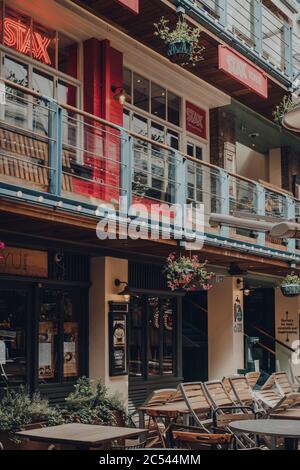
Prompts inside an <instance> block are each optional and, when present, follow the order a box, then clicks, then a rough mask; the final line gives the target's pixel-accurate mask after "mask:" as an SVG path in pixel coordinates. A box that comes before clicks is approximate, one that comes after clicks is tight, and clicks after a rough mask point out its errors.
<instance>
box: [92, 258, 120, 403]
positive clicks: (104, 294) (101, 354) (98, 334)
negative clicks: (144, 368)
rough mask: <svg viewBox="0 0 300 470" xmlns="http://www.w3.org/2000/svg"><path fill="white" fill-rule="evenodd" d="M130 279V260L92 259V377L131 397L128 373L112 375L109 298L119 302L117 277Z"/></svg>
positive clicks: (111, 391)
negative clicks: (110, 367)
mask: <svg viewBox="0 0 300 470" xmlns="http://www.w3.org/2000/svg"><path fill="white" fill-rule="evenodd" d="M116 278H118V279H120V280H121V281H127V278H128V262H127V260H124V259H118V258H110V257H103V258H92V260H91V282H92V286H91V289H90V311H89V376H90V378H91V379H95V380H99V379H101V380H102V381H103V383H104V384H105V385H106V386H107V387H108V389H109V393H111V394H114V393H116V392H117V393H118V394H120V395H122V397H123V398H124V400H125V401H126V402H127V399H128V376H127V375H125V376H119V377H110V376H109V334H108V333H109V332H108V328H109V318H108V311H109V304H108V303H109V301H112V300H115V301H120V300H122V298H120V296H119V295H118V292H119V291H120V287H116V286H115V284H114V281H115V279H116Z"/></svg>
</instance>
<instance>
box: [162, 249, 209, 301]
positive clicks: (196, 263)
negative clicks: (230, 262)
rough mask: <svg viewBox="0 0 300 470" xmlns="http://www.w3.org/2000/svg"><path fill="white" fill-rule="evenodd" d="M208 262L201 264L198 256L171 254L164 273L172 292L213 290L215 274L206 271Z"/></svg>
mask: <svg viewBox="0 0 300 470" xmlns="http://www.w3.org/2000/svg"><path fill="white" fill-rule="evenodd" d="M206 264H207V261H205V262H204V263H201V261H200V260H199V258H198V256H196V255H194V256H192V257H188V256H179V257H176V254H175V253H171V254H170V255H169V256H168V258H167V262H166V265H165V266H164V268H163V273H164V274H165V275H166V278H167V281H168V287H169V288H170V289H171V290H172V291H175V290H185V291H187V292H192V291H196V290H199V289H204V290H207V291H208V290H209V289H211V288H212V279H213V277H214V273H212V272H208V271H207V270H206Z"/></svg>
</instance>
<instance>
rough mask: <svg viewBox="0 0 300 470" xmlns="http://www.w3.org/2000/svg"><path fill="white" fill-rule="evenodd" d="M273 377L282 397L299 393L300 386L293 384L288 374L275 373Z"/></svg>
mask: <svg viewBox="0 0 300 470" xmlns="http://www.w3.org/2000/svg"><path fill="white" fill-rule="evenodd" d="M273 375H274V377H275V385H276V387H277V388H278V390H279V393H280V394H281V395H282V396H284V395H287V394H288V393H293V392H296V391H298V389H299V385H296V386H295V385H294V384H292V382H291V381H290V379H289V376H288V374H287V373H286V372H274V374H273Z"/></svg>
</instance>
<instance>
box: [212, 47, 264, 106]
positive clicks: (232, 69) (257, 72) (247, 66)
mask: <svg viewBox="0 0 300 470" xmlns="http://www.w3.org/2000/svg"><path fill="white" fill-rule="evenodd" d="M219 69H220V70H223V72H225V73H226V74H227V75H229V76H230V77H232V78H234V79H235V80H237V81H238V82H240V83H242V84H243V85H246V86H247V87H248V88H250V90H252V91H254V92H255V93H256V94H257V95H259V96H261V97H262V98H265V99H266V98H268V78H267V76H266V74H265V73H264V72H263V71H262V70H261V69H260V68H258V67H257V66H256V65H255V64H253V63H252V62H251V61H250V60H248V59H246V58H245V57H243V56H242V55H241V54H239V53H238V52H237V51H235V50H233V49H231V48H230V47H228V46H223V45H220V46H219Z"/></svg>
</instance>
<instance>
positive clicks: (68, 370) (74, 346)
mask: <svg viewBox="0 0 300 470" xmlns="http://www.w3.org/2000/svg"><path fill="white" fill-rule="evenodd" d="M76 376H78V323H75V322H65V323H64V377H76Z"/></svg>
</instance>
